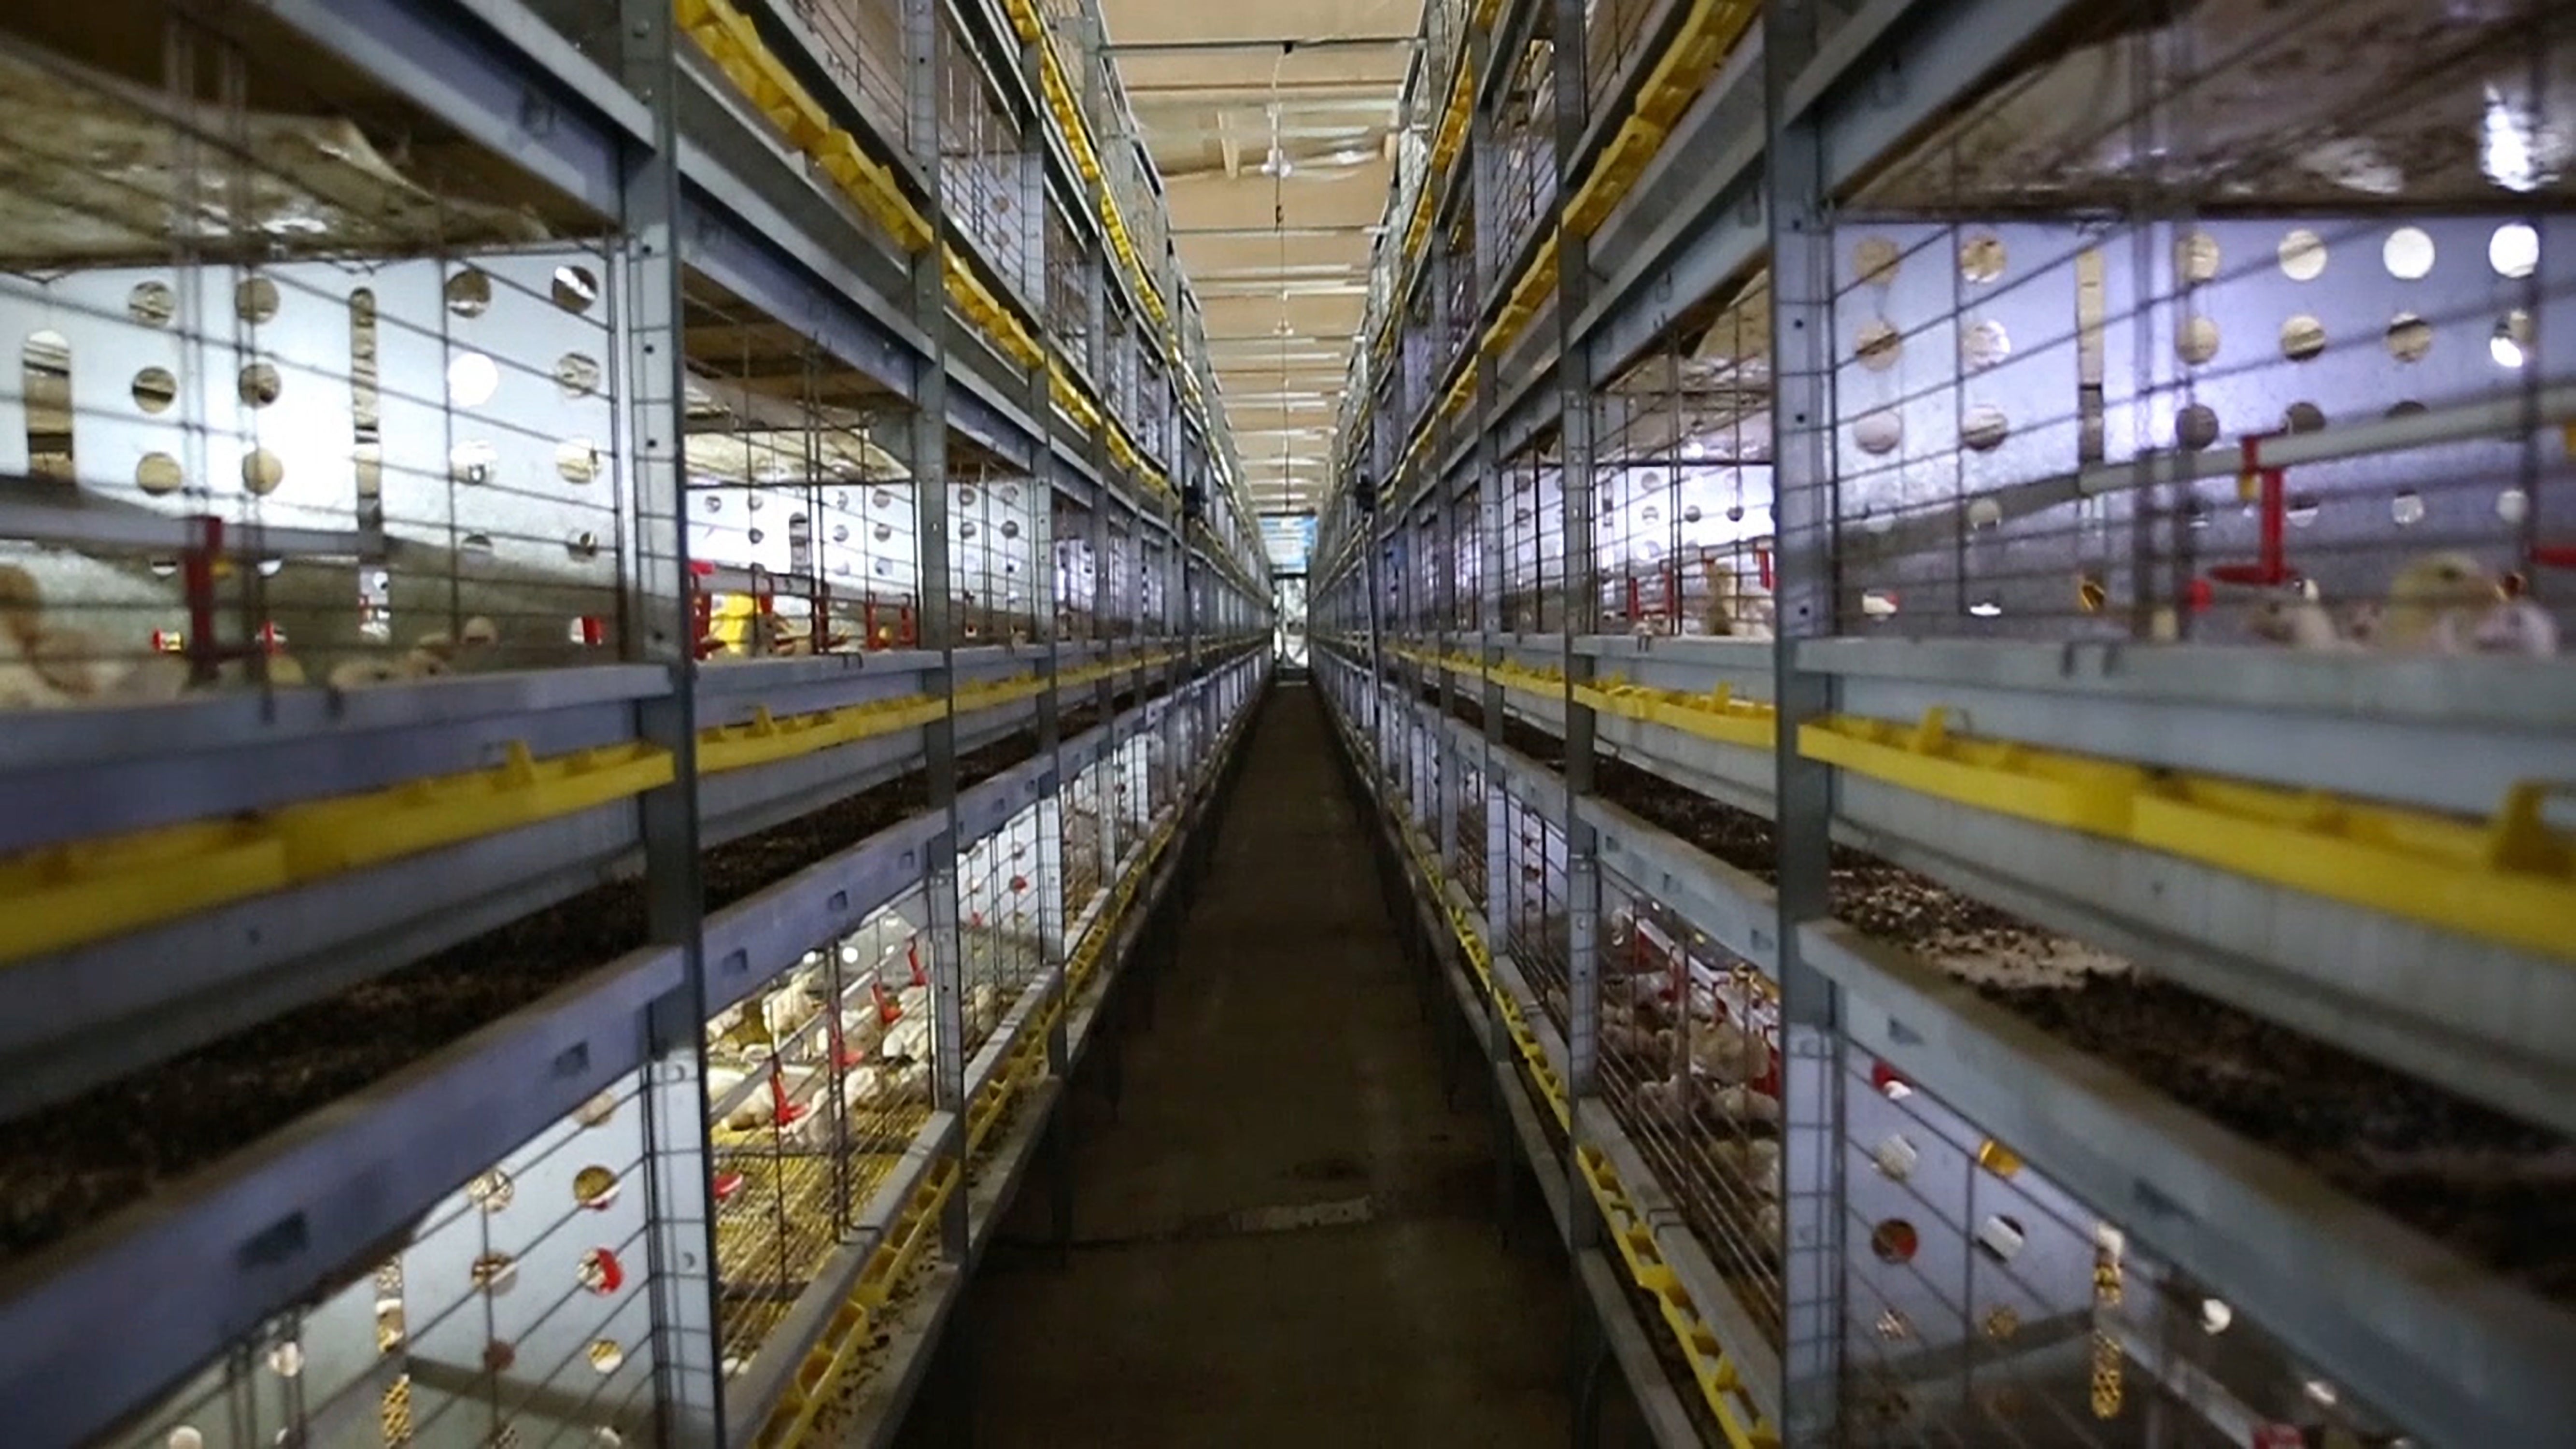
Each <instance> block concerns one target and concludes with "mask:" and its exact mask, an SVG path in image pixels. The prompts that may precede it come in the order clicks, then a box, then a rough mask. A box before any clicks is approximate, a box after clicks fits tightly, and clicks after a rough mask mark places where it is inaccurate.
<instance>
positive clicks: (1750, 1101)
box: [1709, 1087, 1780, 1125]
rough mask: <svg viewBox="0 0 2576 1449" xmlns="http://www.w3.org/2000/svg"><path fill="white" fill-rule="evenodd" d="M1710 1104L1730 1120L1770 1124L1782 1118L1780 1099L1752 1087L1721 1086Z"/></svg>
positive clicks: (1719, 1113) (1710, 1100) (1720, 1114)
mask: <svg viewBox="0 0 2576 1449" xmlns="http://www.w3.org/2000/svg"><path fill="white" fill-rule="evenodd" d="M1709 1105H1710V1106H1711V1107H1713V1108H1714V1109H1716V1112H1717V1114H1718V1115H1719V1116H1721V1117H1724V1118H1726V1119H1727V1120H1728V1121H1730V1122H1743V1123H1752V1124H1762V1125H1768V1124H1772V1123H1776V1122H1778V1121H1779V1120H1780V1099H1779V1098H1777V1097H1774V1096H1772V1095H1770V1094H1769V1093H1767V1092H1757V1091H1754V1090H1753V1089H1752V1088H1750V1087H1724V1088H1720V1089H1719V1090H1718V1092H1717V1093H1716V1095H1714V1096H1713V1097H1711V1098H1710V1099H1709Z"/></svg>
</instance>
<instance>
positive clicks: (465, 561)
mask: <svg viewBox="0 0 2576 1449" xmlns="http://www.w3.org/2000/svg"><path fill="white" fill-rule="evenodd" d="M11 64H16V62H7V61H0V66H5V65H11ZM76 94H78V93H77V92H76ZM168 143H169V141H168V138H166V137H155V138H153V141H152V142H151V143H150V144H164V145H166V144H168ZM30 164H41V163H39V162H35V161H33V160H31V163H30ZM191 179H192V181H196V182H203V181H206V180H209V179H210V178H205V177H192V178H191ZM235 179H236V180H237V181H238V182H239V184H242V185H245V186H248V185H252V184H254V182H255V181H257V180H258V179H259V176H258V174H257V173H256V172H255V171H254V170H253V169H252V163H251V162H249V161H248V160H246V159H245V160H243V161H241V162H240V163H239V166H238V167H237V168H236V178H235ZM277 184H278V185H280V186H281V187H283V186H286V185H287V184H288V183H287V182H286V181H283V180H281V181H279V182H278V183H277ZM269 204H271V205H274V206H286V205H289V204H291V192H289V193H287V194H282V195H280V196H279V197H277V198H276V199H274V200H273V201H272V202H270V203H269ZM424 220H425V222H426V223H427V225H428V229H427V230H426V231H424V232H423V233H422V234H420V235H417V236H413V237H403V236H393V235H387V236H384V237H381V238H370V237H367V236H366V235H365V232H366V229H365V228H363V227H360V228H353V229H352V231H353V234H352V235H349V236H346V237H342V238H339V239H338V241H339V244H340V245H344V246H346V245H357V246H361V247H364V246H365V245H366V244H367V243H368V242H373V243H374V245H375V246H377V247H381V248H382V249H383V250H384V252H385V253H386V254H384V255H380V256H375V257H372V258H367V259H363V260H355V261H353V260H347V259H343V260H339V261H333V262H328V263H325V262H316V261H302V260H297V259H295V258H294V257H293V256H292V254H291V253H286V254H279V253H277V252H275V251H265V252H264V254H263V259H262V260H260V261H258V262H257V263H247V262H245V263H239V264H235V263H230V262H226V261H221V260H216V259H215V258H216V257H219V256H221V255H222V254H223V253H224V252H225V251H227V250H228V249H230V248H231V245H232V244H231V243H230V242H228V241H226V240H225V239H223V238H221V237H217V238H214V239H211V240H210V239H206V238H202V237H200V238H193V239H191V240H189V241H187V242H182V243H175V245H176V246H177V249H178V254H179V260H177V261H176V262H174V263H167V264H159V265H151V266H141V267H135V266H82V265H73V266H70V267H67V268H65V267H60V266H49V267H47V268H46V270H45V272H44V274H43V275H42V277H41V279H40V278H39V277H38V276H37V275H36V274H33V273H31V272H13V273H11V274H9V275H8V276H6V277H5V278H0V332H5V333H6V334H7V335H9V336H13V337H16V338H17V339H19V354H20V366H19V368H18V369H17V373H16V376H15V377H14V378H13V379H12V385H9V386H6V387H5V388H0V474H6V475H14V476H15V477H17V478H18V479H19V482H18V484H17V486H16V487H15V488H13V489H12V490H11V491H12V492H13V494H14V495H15V500H14V503H13V506H12V508H11V510H10V512H9V514H8V515H7V518H6V519H5V521H0V538H7V539H11V540H14V541H13V542H7V543H0V568H5V570H6V573H5V574H0V578H5V580H6V581H7V588H8V593H9V598H10V609H11V618H12V621H13V622H12V627H11V633H12V645H11V650H10V653H11V656H12V657H11V661H10V666H11V667H10V669H9V671H8V674H7V681H8V682H7V683H5V684H0V692H5V693H6V695H7V697H8V698H7V702H8V703H11V704H14V705H16V706H17V707H61V706H70V705H77V704H80V703H83V702H90V701H124V702H133V701H135V700H143V699H155V698H164V697H168V696H169V695H171V694H175V693H177V692H178V691H179V690H181V689H183V688H185V687H188V686H189V685H190V684H191V683H194V684H198V685H201V686H211V685H216V684H219V683H236V684H237V683H242V682H246V681H248V680H250V679H253V678H255V677H258V678H265V679H266V680H267V681H269V682H272V683H275V684H279V685H290V686H291V685H295V684H301V683H306V682H314V683H319V682H322V681H324V680H326V679H327V680H329V681H331V682H333V683H335V684H340V685H344V686H355V685H361V684H367V683H374V682H378V681H381V680H389V679H396V678H421V677H427V676H431V675H437V674H445V673H450V672H454V671H456V670H459V669H468V670H487V669H493V668H503V667H510V666H513V665H531V664H549V663H559V662H565V661H566V659H567V658H568V657H569V656H571V655H572V653H573V652H574V651H577V650H579V649H581V648H583V647H585V646H590V645H599V644H613V643H614V640H613V639H610V638H608V637H607V629H606V621H607V620H609V619H611V618H613V617H614V615H615V613H616V609H615V606H614V600H615V598H616V591H617V582H618V577H619V573H620V566H619V560H618V557H617V550H618V543H617V540H618V538H619V529H618V526H617V509H616V506H615V502H614V490H613V489H612V487H611V486H610V472H611V470H610V468H609V467H608V464H607V462H606V459H605V457H604V454H603V452H602V449H603V448H604V447H605V446H606V443H607V440H608V438H609V434H610V427H611V419H612V417H613V415H614V407H613V392H614V379H613V377H612V376H611V374H610V371H609V368H608V362H609V359H610V351H611V350H610V347H609V338H608V332H607V326H608V320H609V315H610V312H611V310H612V307H611V304H610V301H609V300H608V299H607V298H606V297H605V296H604V284H603V282H602V280H601V279H602V278H603V277H605V276H606V275H608V268H607V266H606V264H605V262H604V261H603V260H602V258H601V256H600V255H599V253H598V252H597V251H595V250H592V249H589V248H586V247H579V246H573V247H542V248H530V249H527V250H523V251H514V252H485V253H476V254H469V255H456V254H450V255H449V256H448V257H446V258H439V257H435V256H420V255H413V256H409V257H405V256H400V255H397V254H395V253H397V252H402V251H408V252H413V253H419V252H424V251H428V250H431V248H432V243H433V239H434V229H435V225H436V221H437V218H436V216H435V215H432V216H430V217H428V218H425V219H424ZM96 223H97V224H98V225H99V226H101V227H102V228H104V227H108V226H112V225H118V224H119V223H117V222H116V221H115V219H114V218H112V217H100V218H97V219H96ZM459 229H460V230H465V231H471V230H472V229H473V228H472V227H471V226H468V225H463V224H461V223H460V226H459ZM100 240H104V238H100ZM117 240H118V241H119V242H120V243H121V244H122V245H120V246H119V247H117V248H115V249H116V250H123V251H169V250H170V249H171V246H172V245H173V244H172V243H163V242H160V241H157V240H151V239H149V238H147V237H146V236H145V235H143V234H140V233H135V234H132V235H130V236H129V235H127V234H125V233H123V232H121V231H120V232H118V233H117ZM263 540H266V541H263ZM584 620H590V621H593V626H592V627H590V628H589V629H588V630H587V631H585V629H584V628H583V625H582V621H584Z"/></svg>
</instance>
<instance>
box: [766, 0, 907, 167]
mask: <svg viewBox="0 0 2576 1449" xmlns="http://www.w3.org/2000/svg"><path fill="white" fill-rule="evenodd" d="M786 4H787V8H788V10H789V11H790V12H791V13H793V14H794V15H795V16H796V17H797V18H798V19H800V20H802V21H804V22H805V28H806V29H807V31H809V32H810V33H811V34H812V35H813V36H814V38H815V39H816V40H817V41H818V42H820V43H821V47H822V49H821V55H822V61H823V68H824V69H825V70H826V71H828V72H830V74H831V75H832V77H833V78H834V79H836V80H838V81H839V82H840V83H841V90H842V93H843V94H845V95H847V96H849V97H850V98H851V99H852V100H854V101H856V102H857V103H858V107H859V114H860V115H861V116H863V117H865V118H866V120H867V123H868V126H869V127H870V129H872V130H874V131H875V132H876V133H877V135H879V136H881V137H883V138H884V139H885V141H886V144H887V146H888V147H889V149H891V150H893V151H894V152H896V153H897V154H908V153H909V152H910V150H911V147H912V113H911V108H910V107H909V106H908V105H906V104H905V97H904V85H903V67H904V48H903V6H902V5H901V4H900V3H898V0H786Z"/></svg>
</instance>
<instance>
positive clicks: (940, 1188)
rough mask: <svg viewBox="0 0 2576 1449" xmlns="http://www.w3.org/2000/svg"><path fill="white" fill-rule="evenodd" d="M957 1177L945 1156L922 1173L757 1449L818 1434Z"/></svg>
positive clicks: (781, 1401) (761, 1434)
mask: <svg viewBox="0 0 2576 1449" xmlns="http://www.w3.org/2000/svg"><path fill="white" fill-rule="evenodd" d="M958 1178H959V1172H958V1164H957V1159H955V1158H953V1157H942V1158H941V1159H939V1161H937V1162H935V1163H933V1164H931V1166H930V1169H929V1170H928V1171H927V1172H924V1173H923V1174H922V1177H921V1183H920V1185H919V1186H918V1187H916V1188H914V1189H913V1194H912V1198H911V1200H910V1201H908V1202H907V1203H905V1205H904V1210H903V1212H902V1213H901V1215H899V1216H898V1217H897V1218H896V1219H895V1221H894V1224H893V1225H892V1226H891V1227H889V1228H888V1229H887V1231H886V1236H885V1240H884V1241H883V1242H881V1243H879V1244H878V1245H877V1250H876V1252H875V1253H873V1254H871V1255H870V1256H869V1258H868V1261H867V1264H866V1266H864V1267H862V1268H861V1269H860V1270H859V1279H858V1282H857V1283H856V1284H855V1285H853V1286H852V1287H851V1289H850V1296H849V1297H848V1298H847V1299H845V1300H844V1301H843V1302H842V1304H841V1306H840V1307H839V1308H838V1309H836V1310H834V1312H833V1315H832V1319H831V1322H830V1323H829V1324H828V1325H826V1327H825V1329H824V1332H823V1336H822V1337H821V1338H820V1339H818V1340H817V1341H816V1342H815V1345H814V1348H813V1350H812V1351H811V1352H810V1353H808V1354H806V1356H805V1361H804V1362H803V1363H801V1364H799V1365H798V1366H797V1369H796V1373H795V1375H794V1377H793V1378H791V1379H790V1380H789V1381H788V1386H787V1392H786V1394H785V1395H783V1396H782V1397H781V1398H780V1399H779V1402H778V1407H777V1408H775V1409H772V1410H771V1411H770V1414H769V1418H768V1420H767V1421H766V1422H765V1423H763V1424H762V1425H761V1428H760V1432H759V1434H758V1435H757V1436H755V1438H754V1439H753V1442H754V1443H755V1444H757V1445H760V1446H763V1449H777V1446H783V1445H789V1444H802V1443H804V1442H805V1441H806V1440H807V1439H808V1437H809V1436H811V1435H812V1434H813V1432H814V1429H815V1427H816V1425H815V1421H816V1419H817V1418H818V1417H819V1416H820V1415H821V1413H822V1411H823V1409H824V1408H825V1406H827V1405H828V1404H830V1403H831V1402H832V1400H833V1399H835V1398H837V1397H838V1396H839V1391H840V1386H841V1381H842V1380H843V1379H844V1378H845V1377H846V1376H847V1375H848V1373H849V1371H850V1370H851V1369H852V1368H853V1367H855V1366H856V1365H857V1364H858V1363H859V1362H860V1361H861V1360H862V1359H864V1358H865V1357H866V1356H867V1353H868V1350H869V1349H870V1347H871V1346H872V1345H873V1343H874V1341H875V1334H874V1333H873V1331H872V1330H873V1326H874V1324H875V1322H876V1317H877V1315H878V1313H879V1312H881V1311H882V1310H883V1309H884V1308H885V1305H886V1303H887V1301H888V1300H889V1299H891V1298H892V1297H893V1295H894V1289H895V1286H896V1285H897V1284H899V1283H901V1282H902V1281H903V1277H904V1274H906V1273H907V1272H910V1271H911V1269H912V1265H913V1262H914V1260H915V1259H916V1258H918V1257H919V1256H920V1254H921V1250H922V1247H923V1246H924V1245H925V1244H926V1243H927V1242H928V1241H929V1240H930V1236H931V1228H932V1226H933V1225H934V1224H936V1223H937V1222H938V1221H939V1210H940V1209H941V1208H942V1207H945V1206H946V1205H947V1202H948V1194H949V1193H950V1192H951V1191H953V1190H954V1189H955V1188H956V1186H957V1182H958Z"/></svg>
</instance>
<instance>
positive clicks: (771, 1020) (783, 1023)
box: [760, 981, 822, 1041]
mask: <svg viewBox="0 0 2576 1449" xmlns="http://www.w3.org/2000/svg"><path fill="white" fill-rule="evenodd" d="M821 1011H822V1007H821V1006H820V1005H818V1004H817V1003H816V1002H815V1000H814V997H813V995H812V994H811V993H809V992H807V991H806V990H805V989H804V988H802V987H800V986H798V985H796V984H795V983H794V982H792V981H791V982H789V983H788V985H787V986H786V987H785V988H784V989H782V990H778V991H773V992H771V993H769V994H768V995H767V996H764V997H762V998H761V1000H760V1018H761V1021H762V1023H763V1024H764V1025H766V1026H767V1027H768V1028H769V1039H770V1040H771V1041H785V1040H786V1039H787V1038H789V1037H791V1036H793V1035H795V1034H796V1030H797V1028H799V1027H802V1026H803V1025H805V1023H807V1022H809V1021H812V1020H813V1019H814V1018H815V1017H816V1016H817V1015H819V1014H820V1013H821Z"/></svg>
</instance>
